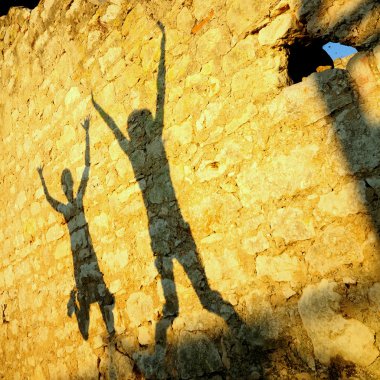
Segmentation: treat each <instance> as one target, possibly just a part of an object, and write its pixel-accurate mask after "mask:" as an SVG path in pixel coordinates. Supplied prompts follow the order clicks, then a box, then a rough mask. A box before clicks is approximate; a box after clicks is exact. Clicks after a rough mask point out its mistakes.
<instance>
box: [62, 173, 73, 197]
mask: <svg viewBox="0 0 380 380" xmlns="http://www.w3.org/2000/svg"><path fill="white" fill-rule="evenodd" d="M61 185H62V190H63V193H64V194H65V196H66V198H67V200H68V201H69V202H72V201H73V200H74V194H73V185H74V181H73V176H72V174H71V171H70V170H69V169H64V170H63V172H62V175H61Z"/></svg>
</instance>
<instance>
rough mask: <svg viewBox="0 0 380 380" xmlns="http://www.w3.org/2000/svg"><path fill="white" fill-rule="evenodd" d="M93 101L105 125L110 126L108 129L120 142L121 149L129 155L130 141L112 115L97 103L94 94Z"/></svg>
mask: <svg viewBox="0 0 380 380" xmlns="http://www.w3.org/2000/svg"><path fill="white" fill-rule="evenodd" d="M91 100H92V104H93V106H94V107H95V109H96V110H97V111H98V113H99V115H100V116H101V117H102V119H103V120H104V121H105V123H106V124H107V125H108V127H109V128H110V129H111V131H112V132H113V134H114V136H115V137H116V139H117V141H118V142H119V145H120V148H121V149H122V150H123V151H124V152H125V153H126V154H129V152H130V142H129V140H128V139H127V138H126V137H125V136H124V134H123V132H121V130H120V128H119V127H118V126H117V125H116V123H115V121H114V120H113V119H112V117H111V116H110V115H108V113H107V112H105V111H104V109H103V108H102V107H101V106H100V105H99V104H98V103H96V101H95V99H94V96H93V95H92V94H91Z"/></svg>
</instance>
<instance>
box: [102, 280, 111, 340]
mask: <svg viewBox="0 0 380 380" xmlns="http://www.w3.org/2000/svg"><path fill="white" fill-rule="evenodd" d="M98 292H99V301H98V303H99V307H100V311H101V313H102V316H103V321H104V323H105V325H106V328H107V332H108V334H109V338H110V339H112V338H113V336H114V335H115V323H114V317H113V312H112V310H113V308H114V306H115V297H114V296H113V294H111V293H110V291H109V290H108V289H107V287H106V285H105V284H99V285H98Z"/></svg>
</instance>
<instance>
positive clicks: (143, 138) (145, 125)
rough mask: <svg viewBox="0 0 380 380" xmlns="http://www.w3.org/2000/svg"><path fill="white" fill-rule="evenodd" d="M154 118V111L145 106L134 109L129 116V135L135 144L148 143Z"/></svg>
mask: <svg viewBox="0 0 380 380" xmlns="http://www.w3.org/2000/svg"><path fill="white" fill-rule="evenodd" d="M153 123H154V119H153V116H152V113H151V112H150V111H149V110H148V109H146V108H144V109H140V110H135V111H133V112H132V113H131V114H130V115H129V117H128V135H129V138H130V140H131V142H133V143H134V144H135V145H141V144H145V143H147V139H148V136H149V132H150V131H151V130H152V126H153Z"/></svg>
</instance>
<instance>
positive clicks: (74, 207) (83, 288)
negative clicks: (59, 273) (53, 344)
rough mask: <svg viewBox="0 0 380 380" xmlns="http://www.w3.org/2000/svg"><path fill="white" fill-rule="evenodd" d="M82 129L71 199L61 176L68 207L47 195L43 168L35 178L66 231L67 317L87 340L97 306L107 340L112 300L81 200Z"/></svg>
mask: <svg viewBox="0 0 380 380" xmlns="http://www.w3.org/2000/svg"><path fill="white" fill-rule="evenodd" d="M82 126H83V128H84V130H85V131H86V150H85V169H84V171H83V174H82V178H81V181H80V185H79V188H78V192H77V195H76V197H74V193H73V177H72V174H71V172H70V170H69V169H64V170H63V172H62V176H61V184H62V190H63V192H64V194H65V196H66V198H67V201H68V203H67V204H64V203H61V202H59V201H57V200H56V199H54V198H53V197H52V196H51V195H50V193H49V191H48V189H47V186H46V183H45V178H44V176H43V168H42V167H39V168H38V174H39V176H40V179H41V182H42V186H43V189H44V193H45V196H46V199H47V201H48V202H49V204H50V205H51V206H52V207H53V208H54V210H56V211H57V212H59V213H61V214H62V215H63V217H64V218H65V222H66V224H67V227H68V229H69V233H70V242H71V252H72V255H73V264H74V278H75V284H76V288H74V289H73V290H72V291H71V294H70V299H69V302H68V304H67V313H68V315H69V316H70V317H71V316H72V314H73V313H75V316H76V318H77V322H78V327H79V330H80V332H81V334H82V337H83V339H85V340H87V339H88V329H89V324H90V305H91V304H92V303H94V302H97V303H98V304H99V307H100V311H101V313H102V316H103V320H104V322H105V325H106V328H107V331H108V334H109V335H110V337H112V336H113V335H114V333H115V329H114V318H113V312H112V309H113V307H114V304H115V300H114V296H113V295H112V294H111V293H110V291H109V290H108V288H107V286H106V284H105V282H104V279H103V273H102V272H101V271H100V268H99V264H98V260H97V257H96V254H95V250H94V247H93V244H92V240H91V236H90V231H89V228H88V224H87V220H86V216H85V214H84V206H83V197H84V194H85V192H86V188H87V183H88V179H89V172H90V135H89V128H90V119H89V118H87V119H86V120H85V121H84V123H83V124H82Z"/></svg>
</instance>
